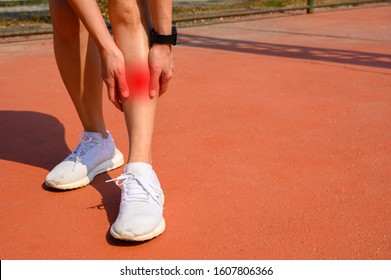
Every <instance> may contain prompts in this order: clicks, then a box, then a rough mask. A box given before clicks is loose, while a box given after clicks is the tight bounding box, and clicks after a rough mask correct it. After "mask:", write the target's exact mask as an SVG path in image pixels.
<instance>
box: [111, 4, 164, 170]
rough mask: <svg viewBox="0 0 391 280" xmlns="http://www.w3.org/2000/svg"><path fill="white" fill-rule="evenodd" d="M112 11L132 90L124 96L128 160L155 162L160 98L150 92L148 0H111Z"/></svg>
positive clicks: (116, 34) (116, 38)
mask: <svg viewBox="0 0 391 280" xmlns="http://www.w3.org/2000/svg"><path fill="white" fill-rule="evenodd" d="M109 13H110V21H111V24H112V27H113V34H114V39H115V42H116V44H117V45H118V47H119V48H120V49H121V51H122V52H123V54H124V57H125V64H126V68H127V76H128V85H129V90H130V97H129V98H127V99H122V106H123V109H124V114H125V120H126V125H127V128H128V138H129V143H130V144H129V157H128V162H145V163H151V150H152V135H153V128H154V120H155V111H156V105H157V99H158V98H157V97H155V98H153V99H151V98H150V97H149V92H148V85H149V68H148V54H149V41H148V33H149V32H150V30H151V29H152V19H151V15H150V9H149V4H148V0H111V1H109ZM135 76H136V77H135Z"/></svg>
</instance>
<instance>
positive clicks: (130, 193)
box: [106, 173, 163, 209]
mask: <svg viewBox="0 0 391 280" xmlns="http://www.w3.org/2000/svg"><path fill="white" fill-rule="evenodd" d="M113 181H115V183H116V185H117V186H122V188H124V194H125V197H124V199H125V201H128V202H130V201H144V202H146V201H147V200H148V195H150V196H151V197H152V199H153V200H155V201H156V203H157V204H158V205H159V206H160V207H161V208H162V209H163V205H162V204H161V202H160V199H159V195H158V194H157V193H156V191H155V190H154V189H153V188H152V187H151V185H150V183H148V182H147V180H146V179H145V178H144V177H140V176H137V175H135V174H133V173H126V174H121V175H120V176H118V177H117V178H114V179H111V180H107V181H106V182H113ZM132 181H137V182H138V184H131V183H132Z"/></svg>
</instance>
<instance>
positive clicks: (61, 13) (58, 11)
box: [49, 0, 80, 41]
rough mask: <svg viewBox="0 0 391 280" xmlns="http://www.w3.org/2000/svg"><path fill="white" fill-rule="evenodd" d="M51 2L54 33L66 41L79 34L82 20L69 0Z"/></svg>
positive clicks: (51, 0)
mask: <svg viewBox="0 0 391 280" xmlns="http://www.w3.org/2000/svg"><path fill="white" fill-rule="evenodd" d="M49 4H50V16H51V21H52V25H53V33H54V35H55V36H57V38H59V39H62V40H65V41H69V40H74V38H75V36H79V32H80V21H79V18H78V16H77V15H76V13H75V12H74V11H73V9H72V8H71V6H70V5H69V4H68V1H66V0H50V2H49Z"/></svg>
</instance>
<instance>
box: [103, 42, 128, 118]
mask: <svg viewBox="0 0 391 280" xmlns="http://www.w3.org/2000/svg"><path fill="white" fill-rule="evenodd" d="M101 64H102V78H103V81H104V82H105V84H106V86H107V93H108V96H109V99H110V101H111V102H112V103H113V104H114V106H115V107H117V108H118V109H119V110H120V111H123V109H122V104H121V97H123V98H127V97H128V96H129V88H128V84H127V81H126V71H125V58H124V55H123V54H122V52H121V50H120V49H119V48H118V47H117V46H116V45H115V44H113V45H112V46H111V48H110V49H108V50H102V51H101Z"/></svg>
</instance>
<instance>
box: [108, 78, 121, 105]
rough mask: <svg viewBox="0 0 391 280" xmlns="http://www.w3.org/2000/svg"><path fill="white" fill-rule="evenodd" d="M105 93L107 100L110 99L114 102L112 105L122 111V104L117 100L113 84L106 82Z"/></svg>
mask: <svg viewBox="0 0 391 280" xmlns="http://www.w3.org/2000/svg"><path fill="white" fill-rule="evenodd" d="M106 85H107V93H108V95H109V100H110V101H111V103H113V104H114V106H115V107H116V108H117V109H118V110H120V111H122V105H121V104H120V103H119V101H118V98H117V96H118V95H117V89H116V87H115V86H113V85H112V84H111V83H107V84H106Z"/></svg>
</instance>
